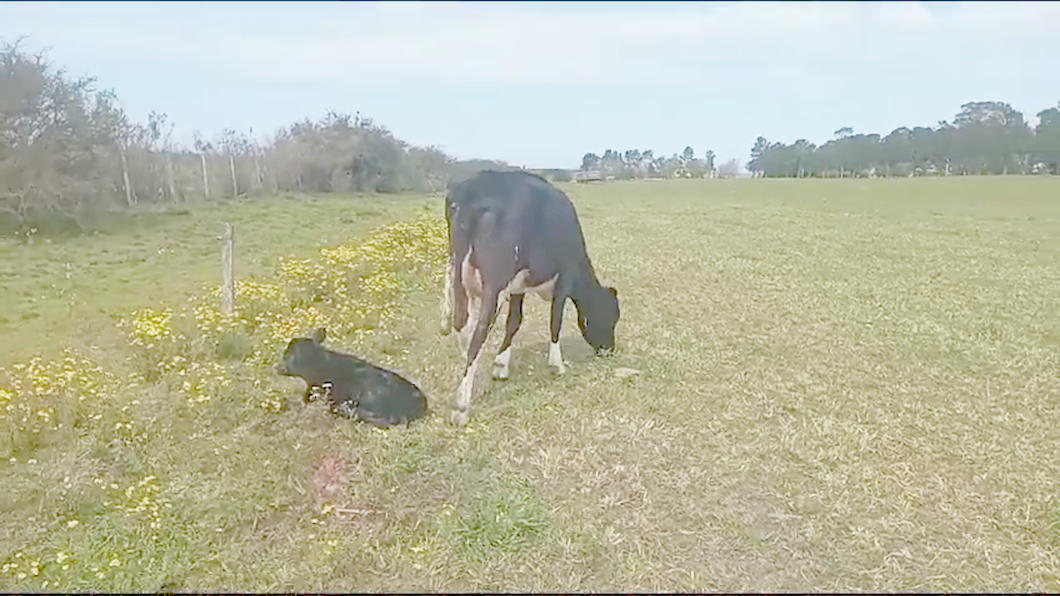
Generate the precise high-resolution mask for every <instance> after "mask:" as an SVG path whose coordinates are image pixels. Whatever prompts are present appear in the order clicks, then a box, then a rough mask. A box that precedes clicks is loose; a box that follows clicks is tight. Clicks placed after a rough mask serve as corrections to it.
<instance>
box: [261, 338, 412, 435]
mask: <svg viewBox="0 0 1060 596" xmlns="http://www.w3.org/2000/svg"><path fill="white" fill-rule="evenodd" d="M326 336H327V329H325V328H323V327H321V328H319V329H316V330H315V331H313V333H312V334H310V336H309V337H308V338H306V337H296V338H294V339H292V340H291V341H290V342H289V343H288V344H287V350H286V351H284V353H283V358H282V360H281V361H280V363H279V364H278V365H277V367H276V371H277V372H278V373H279V374H281V375H285V376H289V377H301V378H302V379H303V380H305V382H306V391H305V395H304V396H303V398H302V399H303V401H305V402H306V403H308V402H310V401H312V397H313V394H314V393H315V392H316V391H317V390H319V389H323V390H324V394H325V395H326V397H327V399H328V402H329V404H330V406H331V411H332V412H333V413H335V414H339V415H342V416H347V417H350V418H354V419H360V420H364V421H366V422H369V423H371V424H374V425H375V426H378V427H381V428H386V427H388V426H394V425H397V424H401V423H407V422H409V421H411V420H414V419H416V418H419V417H421V416H423V415H424V414H426V413H427V398H426V397H425V396H424V395H423V392H422V391H420V389H419V388H418V387H416V385H414V384H412V383H411V382H410V381H408V380H407V379H405V378H403V377H402V376H401V375H399V374H397V373H395V372H392V371H389V370H386V369H384V368H379V367H378V366H376V365H374V364H372V363H370V362H366V361H364V360H362V359H360V358H358V357H356V356H352V355H350V354H342V353H339V352H335V351H332V350H329V349H327V348H325V347H324V346H323V345H321V344H322V343H323V342H324V338H325V337H326Z"/></svg>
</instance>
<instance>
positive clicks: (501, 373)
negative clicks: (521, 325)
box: [493, 346, 512, 381]
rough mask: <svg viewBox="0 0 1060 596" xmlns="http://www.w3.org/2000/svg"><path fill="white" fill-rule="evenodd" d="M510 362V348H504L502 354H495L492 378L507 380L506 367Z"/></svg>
mask: <svg viewBox="0 0 1060 596" xmlns="http://www.w3.org/2000/svg"><path fill="white" fill-rule="evenodd" d="M511 362H512V346H508V347H507V348H505V350H504V351H503V352H501V353H500V354H497V357H496V358H494V359H493V378H494V379H500V380H502V381H503V380H505V379H507V378H508V372H509V370H508V366H509V365H510V364H511Z"/></svg>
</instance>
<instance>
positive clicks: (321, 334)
mask: <svg viewBox="0 0 1060 596" xmlns="http://www.w3.org/2000/svg"><path fill="white" fill-rule="evenodd" d="M327 336H328V330H327V329H325V328H324V327H317V328H316V329H314V330H313V333H311V334H309V339H311V340H313V343H318V344H322V343H324V338H325V337H327Z"/></svg>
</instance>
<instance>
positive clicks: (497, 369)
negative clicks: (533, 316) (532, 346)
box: [493, 294, 523, 380]
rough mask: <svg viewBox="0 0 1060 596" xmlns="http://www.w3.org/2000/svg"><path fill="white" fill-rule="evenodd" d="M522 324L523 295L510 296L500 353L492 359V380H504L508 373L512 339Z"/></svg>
mask: <svg viewBox="0 0 1060 596" xmlns="http://www.w3.org/2000/svg"><path fill="white" fill-rule="evenodd" d="M522 322H523V294H512V295H511V297H509V298H508V322H507V324H506V325H505V330H504V341H503V342H502V343H501V350H500V353H499V354H497V357H496V358H494V359H493V378H494V379H500V380H504V379H507V378H508V375H509V373H510V368H509V367H510V365H511V362H512V338H514V337H515V332H516V331H519V325H520V324H522Z"/></svg>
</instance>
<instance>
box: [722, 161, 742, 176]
mask: <svg viewBox="0 0 1060 596" xmlns="http://www.w3.org/2000/svg"><path fill="white" fill-rule="evenodd" d="M739 174H740V160H738V159H730V160H729V161H727V162H725V163H723V164H721V166H720V167H719V168H718V176H719V177H721V178H735V177H736V176H738V175H739Z"/></svg>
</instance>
